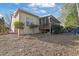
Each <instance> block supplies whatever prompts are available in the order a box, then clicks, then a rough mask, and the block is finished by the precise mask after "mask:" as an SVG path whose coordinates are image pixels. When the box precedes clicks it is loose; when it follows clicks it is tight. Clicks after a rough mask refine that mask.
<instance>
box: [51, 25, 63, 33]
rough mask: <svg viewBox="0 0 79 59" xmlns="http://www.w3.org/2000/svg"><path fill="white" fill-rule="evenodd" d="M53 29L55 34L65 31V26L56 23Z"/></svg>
mask: <svg viewBox="0 0 79 59" xmlns="http://www.w3.org/2000/svg"><path fill="white" fill-rule="evenodd" d="M52 30H53V33H54V34H58V33H63V32H64V28H63V26H60V25H54V26H53V29H52Z"/></svg>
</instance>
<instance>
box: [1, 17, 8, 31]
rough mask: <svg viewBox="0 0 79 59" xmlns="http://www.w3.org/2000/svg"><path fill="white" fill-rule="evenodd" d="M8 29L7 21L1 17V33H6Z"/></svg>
mask: <svg viewBox="0 0 79 59" xmlns="http://www.w3.org/2000/svg"><path fill="white" fill-rule="evenodd" d="M7 30H8V29H7V27H6V25H5V21H4V18H3V17H2V18H0V33H4V32H6V31H7Z"/></svg>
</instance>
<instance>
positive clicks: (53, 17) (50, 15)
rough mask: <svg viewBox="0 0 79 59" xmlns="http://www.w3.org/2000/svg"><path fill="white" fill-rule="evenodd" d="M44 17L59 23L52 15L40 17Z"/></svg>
mask: <svg viewBox="0 0 79 59" xmlns="http://www.w3.org/2000/svg"><path fill="white" fill-rule="evenodd" d="M45 17H47V18H48V17H50V18H51V19H52V20H53V21H55V22H57V23H60V21H58V20H57V19H56V18H55V17H54V16H53V15H47V16H42V17H40V18H45Z"/></svg>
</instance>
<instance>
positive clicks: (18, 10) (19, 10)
mask: <svg viewBox="0 0 79 59" xmlns="http://www.w3.org/2000/svg"><path fill="white" fill-rule="evenodd" d="M18 12H23V13H26V14H29V15H32V16H35V17H38V16H37V15H34V14H32V13H30V12H27V11H25V10H22V9H19V8H18V9H17V10H16V11H15V14H14V17H16V15H17V14H18Z"/></svg>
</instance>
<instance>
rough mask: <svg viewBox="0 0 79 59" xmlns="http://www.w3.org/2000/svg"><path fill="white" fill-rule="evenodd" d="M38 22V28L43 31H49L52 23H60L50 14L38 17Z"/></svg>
mask: <svg viewBox="0 0 79 59" xmlns="http://www.w3.org/2000/svg"><path fill="white" fill-rule="evenodd" d="M39 23H40V26H39V29H40V31H43V32H47V31H50V29H51V28H52V27H53V26H54V25H60V22H59V21H58V20H57V19H56V18H55V17H54V16H52V15H47V16H43V17H40V19H39Z"/></svg>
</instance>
